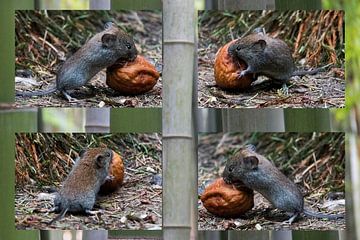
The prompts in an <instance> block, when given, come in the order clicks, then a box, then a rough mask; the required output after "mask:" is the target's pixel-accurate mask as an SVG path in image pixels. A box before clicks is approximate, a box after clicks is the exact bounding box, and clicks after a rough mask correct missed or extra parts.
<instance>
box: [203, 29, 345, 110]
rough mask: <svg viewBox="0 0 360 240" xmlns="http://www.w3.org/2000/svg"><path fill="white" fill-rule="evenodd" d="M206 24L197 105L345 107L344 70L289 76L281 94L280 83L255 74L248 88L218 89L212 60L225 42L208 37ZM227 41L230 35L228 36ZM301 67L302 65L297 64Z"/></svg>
mask: <svg viewBox="0 0 360 240" xmlns="http://www.w3.org/2000/svg"><path fill="white" fill-rule="evenodd" d="M212 31H214V29H210V28H209V26H200V27H199V44H198V45H199V46H198V104H199V107H203V108H207V107H210V108H237V107H241V108H278V107H279V108H289V107H290V108H340V107H344V106H345V70H344V69H343V68H339V67H335V66H334V67H329V68H327V69H326V70H325V71H324V72H319V73H317V74H315V75H311V76H310V75H308V76H303V77H298V76H296V77H292V78H291V79H290V81H289V83H288V84H287V87H288V93H287V94H284V93H283V92H282V91H281V90H282V89H281V88H282V85H281V84H275V83H273V82H272V81H271V80H269V79H268V78H266V77H259V78H258V80H257V81H255V82H253V83H252V85H251V86H250V88H249V89H247V90H243V91H228V90H222V89H220V88H219V87H217V86H216V82H215V78H214V62H215V56H216V53H217V51H218V50H219V49H220V48H221V47H222V46H223V45H224V44H225V43H221V41H219V38H218V37H213V36H212V34H211V33H212ZM227 40H228V41H231V40H232V38H231V36H229V37H228V39H227ZM299 68H300V69H302V68H303V67H299Z"/></svg>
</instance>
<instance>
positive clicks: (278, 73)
mask: <svg viewBox="0 0 360 240" xmlns="http://www.w3.org/2000/svg"><path fill="white" fill-rule="evenodd" d="M228 51H229V54H230V55H231V56H232V57H233V58H235V59H237V60H242V61H244V62H245V63H246V64H247V68H246V69H245V70H243V71H241V72H240V73H239V77H243V76H245V75H248V74H252V75H255V76H261V75H264V76H267V77H269V78H271V79H274V80H279V81H280V82H283V83H284V82H286V81H288V80H289V79H290V77H292V76H303V75H311V74H316V73H318V72H319V71H320V70H321V69H322V68H317V69H314V70H311V71H295V70H296V67H295V64H294V60H293V57H292V55H291V50H290V48H289V47H288V45H287V44H286V43H285V42H284V41H282V40H280V39H277V38H272V37H269V36H268V35H267V34H266V33H265V30H264V29H261V28H256V29H255V30H254V31H253V32H252V33H251V34H249V35H247V36H245V37H242V38H240V39H238V40H237V41H235V42H234V43H233V44H232V45H230V47H229V50H228ZM255 79H256V78H255Z"/></svg>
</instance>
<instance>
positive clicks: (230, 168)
mask: <svg viewBox="0 0 360 240" xmlns="http://www.w3.org/2000/svg"><path fill="white" fill-rule="evenodd" d="M234 168H235V165H234V164H232V165H230V166H229V168H228V171H229V172H232V171H234Z"/></svg>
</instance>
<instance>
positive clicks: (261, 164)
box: [223, 145, 344, 224]
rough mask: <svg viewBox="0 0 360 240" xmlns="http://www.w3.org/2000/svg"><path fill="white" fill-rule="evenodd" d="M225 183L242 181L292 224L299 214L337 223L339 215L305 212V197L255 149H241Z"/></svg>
mask: <svg viewBox="0 0 360 240" xmlns="http://www.w3.org/2000/svg"><path fill="white" fill-rule="evenodd" d="M223 178H224V181H225V182H226V183H232V184H236V182H238V181H241V182H242V183H243V184H244V185H245V186H246V187H248V188H250V189H253V190H255V191H257V192H259V193H260V194H261V195H263V196H264V197H265V198H266V199H267V200H268V201H270V202H271V204H272V205H273V206H274V207H276V208H278V209H280V210H283V211H285V212H287V213H291V214H292V215H291V217H290V218H289V220H288V221H287V222H288V223H290V224H291V223H292V222H293V221H294V220H295V219H296V218H297V217H298V216H299V214H301V213H304V214H305V215H307V216H312V217H316V218H327V219H338V218H343V217H344V215H342V214H336V215H333V214H322V213H315V212H312V211H310V210H308V209H304V197H303V195H302V194H301V192H300V190H299V188H298V187H297V186H296V185H295V183H293V182H292V181H290V179H288V178H287V177H286V176H285V175H284V174H283V173H282V172H280V171H279V169H277V168H276V167H275V166H274V165H273V164H272V163H271V162H270V161H269V160H268V159H266V158H265V157H264V156H262V155H260V154H257V153H256V152H255V150H254V146H252V145H250V146H247V147H245V148H242V149H241V150H240V151H239V152H237V153H236V154H235V155H234V156H233V157H232V158H230V159H229V160H228V161H227V163H226V167H225V169H224V172H223Z"/></svg>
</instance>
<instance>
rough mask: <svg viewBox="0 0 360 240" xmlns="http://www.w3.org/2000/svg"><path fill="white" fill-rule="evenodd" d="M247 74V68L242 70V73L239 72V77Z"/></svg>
mask: <svg viewBox="0 0 360 240" xmlns="http://www.w3.org/2000/svg"><path fill="white" fill-rule="evenodd" d="M246 74H247V71H246V70H244V71H241V72H240V74H239V77H240V78H242V77H244V76H245V75H246Z"/></svg>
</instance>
